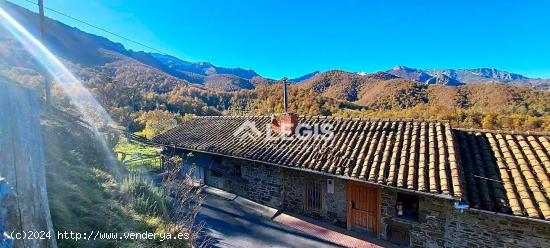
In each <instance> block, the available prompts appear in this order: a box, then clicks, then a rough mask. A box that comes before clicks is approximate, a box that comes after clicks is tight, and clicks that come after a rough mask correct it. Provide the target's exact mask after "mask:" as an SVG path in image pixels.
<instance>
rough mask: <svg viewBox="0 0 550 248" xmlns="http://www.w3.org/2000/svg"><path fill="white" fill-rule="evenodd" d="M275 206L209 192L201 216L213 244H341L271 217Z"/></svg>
mask: <svg viewBox="0 0 550 248" xmlns="http://www.w3.org/2000/svg"><path fill="white" fill-rule="evenodd" d="M275 214H276V211H275V210H274V209H271V208H268V207H265V206H262V205H259V204H256V203H254V202H251V201H249V200H246V199H243V198H240V197H235V196H234V195H229V196H217V195H212V194H207V197H206V201H205V203H204V204H203V207H202V210H201V212H200V214H199V216H198V220H202V221H205V222H206V228H207V233H208V236H209V238H210V240H211V242H212V246H213V247H251V248H259V247H300V248H305V247H337V246H335V245H333V244H331V243H327V242H326V241H323V240H320V239H316V238H315V237H311V236H309V235H307V234H304V233H302V232H299V231H296V230H294V229H292V228H289V227H286V226H283V225H280V224H278V223H275V222H273V221H271V220H270V218H271V217H273V215H275Z"/></svg>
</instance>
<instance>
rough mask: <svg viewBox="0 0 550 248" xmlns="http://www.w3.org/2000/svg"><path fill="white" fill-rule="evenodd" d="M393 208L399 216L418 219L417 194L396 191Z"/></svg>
mask: <svg viewBox="0 0 550 248" xmlns="http://www.w3.org/2000/svg"><path fill="white" fill-rule="evenodd" d="M395 210H396V215H397V217H399V218H403V219H410V220H418V196H416V195H409V194H402V193H397V204H396V207H395Z"/></svg>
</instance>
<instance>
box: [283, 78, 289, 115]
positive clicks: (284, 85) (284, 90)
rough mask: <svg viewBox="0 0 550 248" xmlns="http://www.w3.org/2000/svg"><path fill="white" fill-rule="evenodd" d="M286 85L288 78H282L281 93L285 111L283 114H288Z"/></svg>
mask: <svg viewBox="0 0 550 248" xmlns="http://www.w3.org/2000/svg"><path fill="white" fill-rule="evenodd" d="M287 84H288V78H286V77H284V78H283V92H284V95H283V101H284V102H283V104H284V109H285V114H286V113H288V89H287Z"/></svg>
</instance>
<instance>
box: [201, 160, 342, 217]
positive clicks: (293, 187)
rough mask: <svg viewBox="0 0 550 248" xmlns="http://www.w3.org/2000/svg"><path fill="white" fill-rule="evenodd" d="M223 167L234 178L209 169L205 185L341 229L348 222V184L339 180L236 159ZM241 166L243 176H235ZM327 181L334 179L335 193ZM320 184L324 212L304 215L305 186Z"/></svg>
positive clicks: (226, 162) (224, 163)
mask: <svg viewBox="0 0 550 248" xmlns="http://www.w3.org/2000/svg"><path fill="white" fill-rule="evenodd" d="M223 165H224V166H225V168H227V170H228V171H227V173H226V174H229V175H230V176H224V177H217V176H215V175H214V174H215V173H214V172H213V171H212V170H208V169H206V170H205V173H204V174H205V182H206V184H208V185H211V186H214V187H218V188H221V189H224V190H227V191H229V192H232V193H235V194H237V195H240V196H243V197H245V198H248V199H250V200H253V201H255V202H258V203H261V204H264V205H267V206H270V207H274V208H277V209H284V210H287V211H292V212H297V213H300V214H304V215H310V216H313V217H316V218H320V219H323V220H326V221H329V222H331V223H334V224H338V225H341V226H344V225H345V222H346V181H345V180H343V179H338V178H331V177H327V176H321V175H318V174H313V173H304V172H300V171H296V170H291V169H286V168H282V167H276V166H271V165H265V164H261V163H253V162H248V161H242V160H236V159H224V160H223ZM236 166H239V167H240V171H241V173H240V174H241V175H240V177H239V176H238V175H232V170H233V169H234V168H235V167H236ZM327 179H334V193H328V192H327V190H326V184H327ZM306 181H309V182H316V183H319V184H321V185H323V187H322V189H323V190H322V197H321V198H322V208H321V211H320V213H316V214H313V213H307V212H304V184H305V182H306Z"/></svg>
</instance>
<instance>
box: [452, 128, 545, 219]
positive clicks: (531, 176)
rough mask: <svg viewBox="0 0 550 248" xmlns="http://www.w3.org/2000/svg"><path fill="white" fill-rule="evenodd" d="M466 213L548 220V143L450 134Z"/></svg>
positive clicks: (515, 136) (525, 136)
mask: <svg viewBox="0 0 550 248" xmlns="http://www.w3.org/2000/svg"><path fill="white" fill-rule="evenodd" d="M454 134H455V137H456V138H457V140H458V144H459V150H460V152H459V153H460V155H461V156H460V159H461V162H462V167H463V170H464V179H465V185H466V188H465V190H464V191H465V192H466V193H465V197H466V198H467V200H468V202H469V203H470V205H471V207H474V208H479V209H484V210H489V211H495V212H503V213H508V214H513V215H518V216H525V217H530V218H537V219H546V220H550V206H549V204H550V201H549V199H550V198H549V196H550V160H549V157H550V156H549V152H550V140H549V136H548V134H543V133H538V134H537V133H535V134H529V133H511V132H497V131H485V132H483V131H475V130H473V131H468V130H464V131H461V130H455V131H454Z"/></svg>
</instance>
